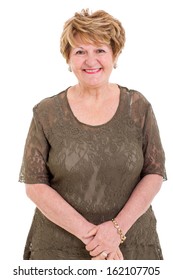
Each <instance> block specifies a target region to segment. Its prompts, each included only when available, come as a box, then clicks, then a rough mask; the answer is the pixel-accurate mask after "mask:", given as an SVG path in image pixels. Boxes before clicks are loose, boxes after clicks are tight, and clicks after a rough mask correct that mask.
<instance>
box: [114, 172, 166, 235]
mask: <svg viewBox="0 0 173 280" xmlns="http://www.w3.org/2000/svg"><path fill="white" fill-rule="evenodd" d="M162 182H163V178H162V177H161V176H160V175H157V174H150V175H146V176H145V177H144V178H143V179H142V180H141V181H140V182H139V183H138V185H137V186H136V187H135V189H134V191H133V192H132V194H131V196H130V198H129V200H128V201H127V203H126V204H125V206H124V207H123V209H122V210H121V211H120V212H119V214H118V215H117V216H116V217H115V219H116V221H117V222H118V224H119V226H120V228H121V229H122V231H123V233H124V234H126V232H127V231H128V230H129V229H130V228H131V226H132V225H133V224H134V223H135V222H136V220H137V219H138V218H139V217H140V216H141V215H143V214H144V213H145V212H146V211H147V209H148V208H149V206H150V204H151V202H152V200H153V198H154V197H155V195H156V194H157V193H158V191H159V190H160V188H161V185H162Z"/></svg>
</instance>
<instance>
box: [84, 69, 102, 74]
mask: <svg viewBox="0 0 173 280" xmlns="http://www.w3.org/2000/svg"><path fill="white" fill-rule="evenodd" d="M101 69H102V68H95V69H83V71H84V72H85V73H87V74H96V73H98V72H100V71H101Z"/></svg>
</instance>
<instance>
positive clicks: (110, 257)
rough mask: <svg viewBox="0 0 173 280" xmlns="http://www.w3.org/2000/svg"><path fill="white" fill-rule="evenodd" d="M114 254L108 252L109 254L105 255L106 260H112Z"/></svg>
mask: <svg viewBox="0 0 173 280" xmlns="http://www.w3.org/2000/svg"><path fill="white" fill-rule="evenodd" d="M114 255H115V253H110V254H109V255H108V256H107V260H114Z"/></svg>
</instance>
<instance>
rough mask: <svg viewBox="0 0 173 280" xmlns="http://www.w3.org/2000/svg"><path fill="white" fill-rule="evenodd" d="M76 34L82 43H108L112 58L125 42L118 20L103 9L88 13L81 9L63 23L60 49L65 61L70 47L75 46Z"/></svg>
mask: <svg viewBox="0 0 173 280" xmlns="http://www.w3.org/2000/svg"><path fill="white" fill-rule="evenodd" d="M77 34H78V35H79V36H80V38H81V40H82V41H83V42H84V43H95V44H97V45H98V44H108V45H110V46H111V48H112V52H113V57H114V58H115V57H116V56H117V54H118V53H120V52H121V51H122V49H123V47H124V44H125V30H124V28H123V26H122V24H121V22H120V21H119V20H117V19H116V18H114V17H113V16H111V15H110V14H108V13H107V12H105V11H103V10H98V11H96V12H94V13H90V12H89V9H86V10H85V9H83V10H82V11H81V12H80V13H75V14H74V16H73V17H72V18H70V19H69V20H67V21H66V22H65V24H64V29H63V32H62V35H61V38H60V51H61V53H62V55H63V56H64V58H65V59H66V61H67V63H68V60H69V56H70V51H71V48H73V47H75V46H76V45H75V36H76V35H77Z"/></svg>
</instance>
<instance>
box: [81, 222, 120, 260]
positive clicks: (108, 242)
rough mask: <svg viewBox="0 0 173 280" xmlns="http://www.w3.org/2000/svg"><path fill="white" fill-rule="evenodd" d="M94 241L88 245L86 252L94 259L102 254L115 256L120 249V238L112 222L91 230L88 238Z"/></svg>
mask: <svg viewBox="0 0 173 280" xmlns="http://www.w3.org/2000/svg"><path fill="white" fill-rule="evenodd" d="M91 236H92V237H93V239H92V240H91V241H90V242H89V243H88V244H87V245H86V250H87V251H88V252H89V253H90V255H91V256H92V257H97V256H98V255H100V254H103V252H104V253H105V255H106V254H107V255H113V254H114V253H115V252H116V251H117V250H118V247H119V244H120V236H119V235H118V234H117V231H116V229H115V227H114V225H113V223H112V221H108V222H104V223H102V224H100V225H98V226H95V227H94V228H93V229H91V230H90V231H89V232H88V234H87V235H86V236H85V237H86V238H89V237H91Z"/></svg>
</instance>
